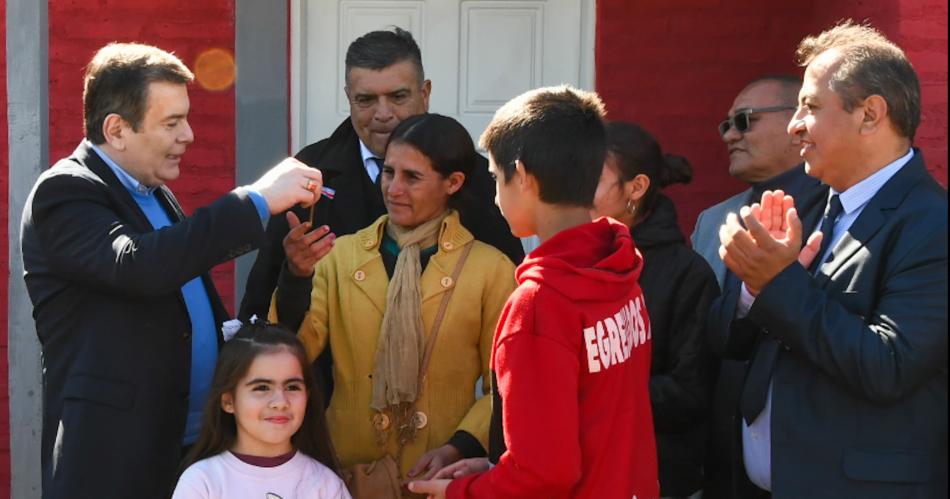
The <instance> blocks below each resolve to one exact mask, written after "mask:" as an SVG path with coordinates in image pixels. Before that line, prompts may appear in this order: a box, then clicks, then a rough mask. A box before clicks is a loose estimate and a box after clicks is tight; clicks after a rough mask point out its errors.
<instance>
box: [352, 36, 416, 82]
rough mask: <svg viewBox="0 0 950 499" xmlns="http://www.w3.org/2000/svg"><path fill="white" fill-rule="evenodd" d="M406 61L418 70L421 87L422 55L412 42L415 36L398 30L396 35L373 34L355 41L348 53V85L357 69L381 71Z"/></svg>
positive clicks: (414, 42)
mask: <svg viewBox="0 0 950 499" xmlns="http://www.w3.org/2000/svg"><path fill="white" fill-rule="evenodd" d="M402 61H410V62H412V65H413V66H415V67H416V73H417V76H418V77H419V84H420V85H421V84H422V82H423V81H424V80H425V70H423V68H422V52H421V51H420V50H419V45H417V44H416V41H415V40H414V39H413V38H412V33H410V32H408V31H406V30H404V29H402V28H399V27H395V26H394V27H393V30H392V31H389V30H380V31H370V32H369V33H366V34H365V35H363V36H361V37H359V38H357V39H356V40H353V43H351V44H350V46H349V48H347V49H346V81H347V84H349V81H350V70H351V69H353V68H365V69H375V70H380V69H384V68H388V67H389V66H392V65H393V64H396V63H397V62H402Z"/></svg>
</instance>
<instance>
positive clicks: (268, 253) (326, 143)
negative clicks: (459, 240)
mask: <svg viewBox="0 0 950 499" xmlns="http://www.w3.org/2000/svg"><path fill="white" fill-rule="evenodd" d="M476 156H477V157H476V162H475V171H474V172H473V174H472V178H470V179H466V181H465V183H466V184H467V188H468V189H470V192H471V193H472V194H473V197H474V198H475V200H476V205H477V206H475V207H474V208H475V210H468V212H463V213H461V215H462V219H461V221H462V225H464V226H465V228H466V229H468V230H469V232H471V233H472V235H473V236H475V238H476V239H478V240H480V241H482V242H484V243H487V244H490V245H492V246H494V247H495V248H498V250H499V251H501V252H502V253H504V254H505V255H507V256H508V258H510V259H511V261H513V262H514V263H515V264H516V265H517V264H519V263H521V260H522V259H523V258H524V250H523V249H522V247H521V242H520V241H519V240H518V238H516V237H514V236H513V235H512V234H511V229H510V228H509V227H508V223H507V222H505V219H504V218H502V216H501V212H500V211H499V210H498V207H497V206H495V202H494V200H495V182H494V180H492V178H491V176H490V175H489V173H488V161H487V160H486V159H485V158H484V157H482V156H481V155H479V154H476ZM296 157H297V159H299V160H300V161H302V162H303V163H306V164H307V165H309V166H312V167H314V168H319V169H320V171H321V172H322V173H323V182H324V185H325V186H327V187H330V188H332V189H334V190H335V191H336V196H335V198H334V199H329V198H326V197H321V198H320V200H319V201H318V202H317V205H316V209H315V214H314V224H315V225H318V226H319V225H324V224H325V225H328V226H329V227H330V230H331V231H332V232H333V233H334V234H336V235H337V236H341V235H345V234H353V233H355V232H356V231H358V230H360V229H362V228H364V227H367V226H368V225H370V224H371V223H373V222H374V221H376V219H377V218H379V217H380V216H381V215H383V214H384V213H386V206H385V205H384V204H383V194H382V191H381V190H380V188H379V186H378V185H375V184H374V183H373V182H372V181H371V180H370V178H369V175H367V173H366V168H365V167H364V165H363V158H362V155H361V153H360V144H359V136H358V135H357V134H356V130H355V129H354V128H353V125H352V123H351V121H350V119H349V118H347V119H346V120H344V121H343V123H341V124H340V126H339V127H337V129H336V130H335V131H334V132H333V134H332V135H331V136H330V137H329V138H327V139H324V140H321V141H320V142H317V143H315V144H310V145H309V146H307V147H305V148H303V149H302V150H301V151H300V152H299V153H297V156H296ZM475 211H477V212H475ZM295 213H296V214H297V216H298V217H300V219H301V220H307V219H309V216H310V214H309V211H308V210H304V209H302V208H295ZM289 231H290V227H289V226H288V224H287V218H286V216H285V215H283V214H281V215H276V216H274V217H272V218H271V220H270V222H269V223H268V224H267V242H266V244H265V245H264V247H263V248H261V250H260V252H259V253H258V255H257V260H255V261H254V266H253V267H252V268H251V272H250V274H249V275H248V279H247V287H246V288H245V291H244V299H243V300H242V301H241V312H240V314H239V316H240V317H242V318H246V317H250V316H251V315H252V314H257V315H258V316H260V317H266V316H267V312H268V309H269V308H270V301H271V295H272V294H273V292H274V289H275V288H276V287H277V281H278V277H279V276H280V274H281V269H282V267H283V265H284V259H285V258H286V255H285V253H284V246H283V240H284V237H285V236H286V235H287V232H289ZM309 283H310V281H309V279H307V280H306V282H304V283H302V286H301V285H299V284H298V285H295V286H294V287H293V289H294V290H295V292H294V294H295V295H300V297H294V298H298V299H297V300H294V301H295V302H300V303H302V305H303V310H304V311H306V309H307V308H309V306H310V293H309V291H310V289H309ZM300 288H303V291H301V292H296V289H300ZM281 289H285V290H286V289H289V288H283V287H282V288H281ZM282 310H283V309H282ZM284 315H285V314H284V313H281V323H282V324H284V325H286V326H288V327H290V328H291V329H293V330H296V329H297V327H298V326H299V320H300V318H297V319H296V320H290V321H289V322H285V317H284Z"/></svg>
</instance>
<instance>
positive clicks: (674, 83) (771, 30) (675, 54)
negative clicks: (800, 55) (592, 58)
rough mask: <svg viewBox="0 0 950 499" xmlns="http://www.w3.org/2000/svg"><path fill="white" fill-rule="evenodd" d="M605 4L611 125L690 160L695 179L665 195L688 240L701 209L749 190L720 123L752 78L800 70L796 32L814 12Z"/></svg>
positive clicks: (747, 1)
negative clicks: (640, 129)
mask: <svg viewBox="0 0 950 499" xmlns="http://www.w3.org/2000/svg"><path fill="white" fill-rule="evenodd" d="M597 8H598V14H597V40H596V57H597V60H596V67H597V90H598V91H599V92H600V94H601V95H602V96H603V98H604V100H605V102H606V104H607V109H608V117H609V118H610V119H614V120H626V121H633V122H636V123H639V124H641V125H642V126H644V127H645V128H646V129H647V130H649V131H650V132H651V133H652V134H653V135H654V136H655V137H656V139H657V141H659V143H660V144H661V146H662V147H663V150H664V151H665V152H668V153H672V154H680V155H683V156H686V158H687V159H689V161H690V163H691V164H692V166H693V181H692V182H691V183H690V184H689V185H686V186H683V185H677V186H671V187H669V188H668V189H667V193H668V194H670V196H671V197H672V198H673V199H674V201H675V202H676V206H677V210H678V212H679V220H680V225H681V226H682V228H683V230H684V232H686V234H689V233H690V232H692V228H693V224H694V222H695V220H696V216H697V215H698V214H699V212H700V211H702V210H703V209H704V208H706V207H709V206H710V205H712V204H715V203H716V202H718V201H720V200H722V199H724V198H726V197H728V196H729V195H731V194H733V193H736V192H738V191H740V190H742V189H744V188H745V186H744V185H743V184H741V183H740V182H737V181H735V180H733V179H732V178H731V177H729V174H728V164H729V159H728V156H727V154H726V148H725V146H724V145H723V143H722V141H721V140H720V138H719V133H718V132H717V131H716V125H717V124H718V123H719V121H721V120H722V119H723V118H724V117H725V116H726V114H727V112H728V110H729V107H730V106H731V105H732V100H733V98H735V95H736V94H737V93H738V92H739V90H741V89H742V87H743V86H744V85H745V83H746V82H748V81H749V80H751V79H752V78H755V77H757V76H760V75H764V74H772V73H791V74H800V73H801V72H800V70H799V69H798V68H796V67H795V65H794V63H793V60H792V47H794V44H795V42H797V41H798V39H799V38H800V37H801V35H800V33H799V30H798V29H796V28H793V27H794V26H801V25H803V24H806V23H808V22H809V18H810V16H811V13H810V9H807V8H806V9H802V8H801V6H800V5H798V4H795V5H793V4H789V3H778V2H757V1H754V0H721V1H717V2H708V1H707V2H682V1H678V2H653V1H650V0H601V1H598V2H597Z"/></svg>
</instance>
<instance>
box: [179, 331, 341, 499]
mask: <svg viewBox="0 0 950 499" xmlns="http://www.w3.org/2000/svg"><path fill="white" fill-rule="evenodd" d="M315 386H316V385H315V384H314V381H313V375H312V374H311V371H310V369H308V368H307V362H306V354H305V353H304V349H303V345H301V344H300V341H299V340H298V339H297V337H296V336H295V335H294V334H292V333H290V332H288V331H287V330H285V329H283V328H281V327H280V326H276V325H272V324H266V323H261V322H258V323H256V324H247V325H245V326H243V327H241V329H240V330H239V331H238V332H237V334H236V335H235V336H234V338H233V339H231V340H230V341H228V342H227V343H226V344H225V345H224V347H223V348H222V349H221V353H220V355H219V357H218V364H217V366H216V368H215V372H214V380H213V381H212V386H211V395H210V396H209V398H208V405H207V406H206V407H205V412H204V419H203V422H202V428H201V434H200V436H199V437H198V441H197V442H196V443H195V446H194V448H192V450H191V452H190V453H189V455H188V457H187V458H186V459H185V463H186V465H190V466H188V468H187V469H186V470H185V472H184V473H183V474H182V475H181V478H180V479H179V480H178V485H177V486H176V487H175V492H174V495H173V499H192V498H201V499H212V498H215V499H216V498H227V499H338V498H343V499H349V498H350V495H349V493H348V492H347V490H346V486H345V485H344V484H343V481H342V480H340V478H339V477H338V476H337V474H336V473H335V472H334V470H335V469H337V465H336V462H335V461H336V459H335V457H334V452H333V448H332V446H331V444H330V436H329V433H328V431H327V425H326V419H325V416H324V411H323V403H322V401H321V397H320V394H319V393H318V392H316V391H315V390H316V388H315Z"/></svg>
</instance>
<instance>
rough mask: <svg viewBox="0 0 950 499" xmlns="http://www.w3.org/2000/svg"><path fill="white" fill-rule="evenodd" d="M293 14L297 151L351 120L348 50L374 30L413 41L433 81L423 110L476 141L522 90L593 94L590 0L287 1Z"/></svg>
mask: <svg viewBox="0 0 950 499" xmlns="http://www.w3.org/2000/svg"><path fill="white" fill-rule="evenodd" d="M291 9H292V10H291V54H292V55H291V129H292V147H293V149H294V151H296V150H299V149H300V148H301V147H302V146H304V145H306V144H309V143H312V142H315V141H317V140H320V139H322V138H324V137H327V136H328V135H329V134H330V133H331V132H332V131H333V129H334V128H336V126H337V125H339V123H340V122H341V121H342V120H343V119H345V118H346V117H347V116H348V115H349V104H348V103H347V100H346V95H345V94H344V92H343V86H344V63H345V52H346V48H347V47H348V46H349V44H350V42H352V41H353V40H354V39H356V38H357V37H359V36H360V35H362V34H364V33H366V32H368V31H372V30H374V29H386V28H389V27H391V26H399V27H401V28H403V29H406V30H408V31H410V32H411V33H412V34H413V36H414V37H415V39H416V42H417V43H418V44H419V47H420V49H421V50H422V62H423V66H424V67H425V71H426V77H427V78H429V79H431V80H432V96H431V99H430V111H432V112H435V113H440V114H445V115H449V116H452V117H454V118H456V119H458V120H459V121H460V122H462V124H463V125H465V127H466V128H467V129H468V130H469V132H470V133H471V134H472V137H473V139H475V140H477V139H478V136H479V135H480V134H481V132H482V131H483V130H484V129H485V127H486V126H487V125H488V122H489V121H490V120H491V117H492V115H493V113H494V112H495V110H496V109H497V108H498V107H499V106H500V105H502V104H504V103H505V102H506V101H507V100H508V99H510V98H512V97H514V96H516V95H518V94H520V93H522V92H524V91H526V90H529V89H532V88H536V87H539V86H543V85H556V84H560V83H569V84H572V85H575V86H579V87H583V88H592V87H593V77H592V75H593V57H594V56H593V29H594V25H593V13H594V12H593V9H594V3H593V0H517V1H515V0H510V1H509V0H294V1H293V2H292V5H291Z"/></svg>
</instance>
